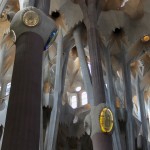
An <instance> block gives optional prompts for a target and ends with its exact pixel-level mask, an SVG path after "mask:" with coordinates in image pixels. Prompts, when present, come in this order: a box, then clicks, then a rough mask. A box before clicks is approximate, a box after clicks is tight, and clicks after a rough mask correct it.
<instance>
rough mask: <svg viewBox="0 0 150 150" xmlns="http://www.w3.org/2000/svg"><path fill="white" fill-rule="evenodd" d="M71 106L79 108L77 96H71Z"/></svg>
mask: <svg viewBox="0 0 150 150" xmlns="http://www.w3.org/2000/svg"><path fill="white" fill-rule="evenodd" d="M70 105H71V106H72V108H74V109H75V108H77V96H76V95H74V96H71V98H70Z"/></svg>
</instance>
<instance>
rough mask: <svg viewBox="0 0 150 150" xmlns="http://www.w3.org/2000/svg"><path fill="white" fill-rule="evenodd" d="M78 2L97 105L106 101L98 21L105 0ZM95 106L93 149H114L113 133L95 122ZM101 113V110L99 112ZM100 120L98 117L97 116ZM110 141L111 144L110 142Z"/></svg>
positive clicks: (93, 112) (93, 115) (94, 102)
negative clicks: (108, 132)
mask: <svg viewBox="0 0 150 150" xmlns="http://www.w3.org/2000/svg"><path fill="white" fill-rule="evenodd" d="M73 1H74V2H75V3H78V4H79V5H80V7H81V9H82V12H83V16H84V23H85V25H86V29H87V40H88V46H89V54H90V62H91V72H92V85H93V97H94V100H93V104H94V106H97V107H98V105H99V104H102V103H105V102H106V97H105V85H104V79H103V70H102V63H101V53H102V50H103V49H102V41H101V40H100V36H99V31H98V27H97V21H98V17H99V14H100V12H101V11H102V7H101V4H102V2H103V0H101V1H100V0H73ZM94 109H96V108H95V107H93V108H91V114H90V115H91V124H92V125H91V127H92V129H91V130H95V129H97V131H94V132H93V133H94V134H93V135H92V136H91V139H92V142H93V149H94V150H99V149H105V150H111V149H112V138H111V134H103V133H101V132H99V128H100V127H99V123H95V122H94V119H93V118H95V117H96V116H98V114H95V113H96V112H95V111H94ZM99 113H100V112H99ZM97 120H98V117H97ZM108 143H109V144H108Z"/></svg>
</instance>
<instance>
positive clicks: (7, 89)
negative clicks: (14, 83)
mask: <svg viewBox="0 0 150 150" xmlns="http://www.w3.org/2000/svg"><path fill="white" fill-rule="evenodd" d="M10 88H11V83H8V84H7V87H6V95H8V94H9V92H10Z"/></svg>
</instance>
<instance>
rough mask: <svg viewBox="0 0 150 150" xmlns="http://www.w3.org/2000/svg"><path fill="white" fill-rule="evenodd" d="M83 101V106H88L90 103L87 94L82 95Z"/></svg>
mask: <svg viewBox="0 0 150 150" xmlns="http://www.w3.org/2000/svg"><path fill="white" fill-rule="evenodd" d="M81 99H82V105H86V104H87V103H88V99H87V93H86V92H83V93H82V95H81Z"/></svg>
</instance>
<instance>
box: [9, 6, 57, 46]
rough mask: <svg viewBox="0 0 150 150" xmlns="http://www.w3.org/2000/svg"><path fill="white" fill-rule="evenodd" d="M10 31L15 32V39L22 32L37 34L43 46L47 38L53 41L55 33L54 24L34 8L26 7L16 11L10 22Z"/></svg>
mask: <svg viewBox="0 0 150 150" xmlns="http://www.w3.org/2000/svg"><path fill="white" fill-rule="evenodd" d="M27 12H29V13H27ZM10 29H11V30H13V31H14V32H15V34H16V39H18V37H19V36H20V35H21V34H23V33H24V32H34V33H37V34H38V35H40V36H41V37H42V39H43V41H44V44H46V43H47V41H48V40H50V39H49V38H51V39H52V40H53V38H54V37H55V36H56V33H57V27H56V25H55V22H54V21H53V20H52V19H51V18H49V17H48V16H46V15H45V14H44V13H43V12H42V11H41V10H39V9H37V8H35V7H26V8H25V9H23V10H20V11H18V12H17V13H16V14H15V16H14V17H13V19H12V21H11V24H10Z"/></svg>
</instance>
